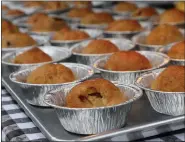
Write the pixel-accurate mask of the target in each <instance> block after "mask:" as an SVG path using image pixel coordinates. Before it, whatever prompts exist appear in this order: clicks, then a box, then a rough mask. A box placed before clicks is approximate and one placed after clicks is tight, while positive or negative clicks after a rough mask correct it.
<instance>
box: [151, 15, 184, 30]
mask: <svg viewBox="0 0 185 142" xmlns="http://www.w3.org/2000/svg"><path fill="white" fill-rule="evenodd" d="M150 22H151V24H152V25H153V26H157V25H159V24H161V23H159V15H157V16H152V17H151V18H150ZM163 24H170V25H174V26H177V27H178V28H185V21H182V22H168V23H163Z"/></svg>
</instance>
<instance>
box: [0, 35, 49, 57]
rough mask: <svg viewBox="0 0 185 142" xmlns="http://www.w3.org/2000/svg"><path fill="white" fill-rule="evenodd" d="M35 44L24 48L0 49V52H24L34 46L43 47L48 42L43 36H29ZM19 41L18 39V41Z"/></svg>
mask: <svg viewBox="0 0 185 142" xmlns="http://www.w3.org/2000/svg"><path fill="white" fill-rule="evenodd" d="M30 36H31V37H32V38H33V39H34V40H35V41H36V42H37V44H36V45H31V46H26V47H11V48H1V50H2V52H4V53H7V52H10V51H11V52H12V51H20V50H25V49H30V48H33V47H35V46H41V45H44V44H45V43H47V42H48V39H47V38H46V37H44V36H39V35H30ZM18 40H19V39H18Z"/></svg>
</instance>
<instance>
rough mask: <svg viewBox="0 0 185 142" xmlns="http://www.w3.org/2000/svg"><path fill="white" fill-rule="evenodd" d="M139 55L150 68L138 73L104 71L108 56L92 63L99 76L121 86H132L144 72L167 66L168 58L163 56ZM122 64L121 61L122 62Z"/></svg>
mask: <svg viewBox="0 0 185 142" xmlns="http://www.w3.org/2000/svg"><path fill="white" fill-rule="evenodd" d="M138 52H139V53H140V54H142V55H144V56H145V57H146V58H147V59H148V60H149V61H150V63H151V65H152V68H151V69H146V70H139V71H110V70H106V69H104V66H105V63H106V62H107V60H108V58H109V56H107V57H105V58H101V59H98V60H97V61H96V62H95V63H94V67H95V69H96V70H98V71H100V72H101V76H102V77H103V78H105V79H107V80H111V81H115V82H121V83H123V84H134V82H135V80H136V78H137V77H139V76H140V75H141V74H143V73H145V72H149V71H152V70H155V69H158V68H160V67H163V66H165V65H167V64H168V62H169V57H168V56H166V55H165V54H162V53H158V52H151V51H138ZM122 62H123V61H122Z"/></svg>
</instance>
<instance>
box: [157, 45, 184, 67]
mask: <svg viewBox="0 0 185 142" xmlns="http://www.w3.org/2000/svg"><path fill="white" fill-rule="evenodd" d="M177 43H178V42H176V43H172V44H169V45H167V46H164V47H161V48H159V50H158V51H159V52H162V53H165V54H167V53H168V51H169V50H170V49H171V47H172V46H173V45H175V44H177ZM170 64H171V65H181V66H185V59H173V58H170Z"/></svg>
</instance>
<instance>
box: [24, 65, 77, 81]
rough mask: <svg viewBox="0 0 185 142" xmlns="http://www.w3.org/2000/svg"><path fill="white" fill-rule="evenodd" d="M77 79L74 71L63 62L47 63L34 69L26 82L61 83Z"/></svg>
mask: <svg viewBox="0 0 185 142" xmlns="http://www.w3.org/2000/svg"><path fill="white" fill-rule="evenodd" d="M74 80H75V76H74V74H73V72H72V71H71V70H70V69H69V68H68V67H65V66H64V65H62V64H45V65H42V66H40V67H38V68H36V69H35V70H33V71H32V72H31V73H30V74H29V75H28V77H27V80H26V82H27V83H31V84H59V83H67V82H72V81H74Z"/></svg>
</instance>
